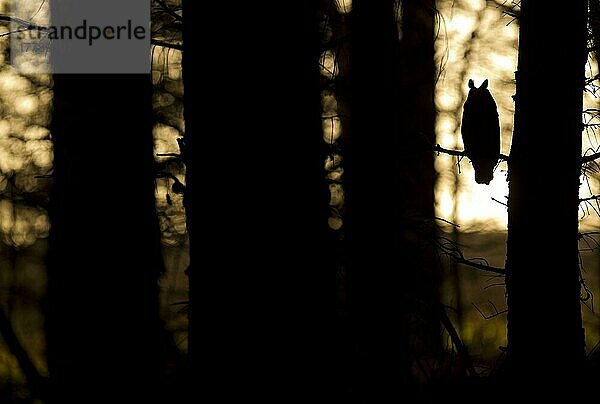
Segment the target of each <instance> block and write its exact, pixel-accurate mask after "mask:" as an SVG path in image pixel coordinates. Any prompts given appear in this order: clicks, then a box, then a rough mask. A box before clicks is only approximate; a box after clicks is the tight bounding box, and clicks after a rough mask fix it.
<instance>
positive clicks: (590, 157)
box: [581, 152, 600, 164]
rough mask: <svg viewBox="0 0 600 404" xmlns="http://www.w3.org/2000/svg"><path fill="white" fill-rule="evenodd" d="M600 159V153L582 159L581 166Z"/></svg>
mask: <svg viewBox="0 0 600 404" xmlns="http://www.w3.org/2000/svg"><path fill="white" fill-rule="evenodd" d="M598 158H600V152H598V153H594V154H590V155H589V156H583V157H581V164H585V163H589V162H591V161H594V160H596V159H598Z"/></svg>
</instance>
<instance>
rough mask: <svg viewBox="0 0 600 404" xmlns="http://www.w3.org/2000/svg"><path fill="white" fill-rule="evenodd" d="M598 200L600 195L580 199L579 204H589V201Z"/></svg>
mask: <svg viewBox="0 0 600 404" xmlns="http://www.w3.org/2000/svg"><path fill="white" fill-rule="evenodd" d="M597 200H600V195H592V196H588V197H587V198H579V203H581V202H587V201H597Z"/></svg>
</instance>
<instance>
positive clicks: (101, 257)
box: [47, 74, 162, 404]
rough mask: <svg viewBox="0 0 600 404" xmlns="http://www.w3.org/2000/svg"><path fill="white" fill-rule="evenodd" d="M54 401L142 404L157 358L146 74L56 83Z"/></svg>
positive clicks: (152, 389)
mask: <svg viewBox="0 0 600 404" xmlns="http://www.w3.org/2000/svg"><path fill="white" fill-rule="evenodd" d="M54 97H55V99H54V113H53V120H52V138H53V141H54V186H53V190H52V198H51V208H50V212H49V213H50V219H51V222H52V230H51V233H50V250H49V258H48V289H49V291H48V295H49V311H48V322H47V325H48V363H49V370H50V378H51V382H52V396H51V401H50V402H52V403H61V404H62V403H81V402H85V401H88V400H91V399H92V398H93V399H94V400H98V401H102V402H115V401H123V402H143V401H145V400H149V399H150V397H156V396H157V393H158V381H159V379H158V378H159V372H160V371H161V368H160V364H161V362H160V359H161V344H160V328H159V326H160V323H159V318H158V285H157V282H158V275H159V273H160V272H161V271H162V258H161V255H160V239H159V232H158V223H157V218H156V214H155V208H154V159H153V147H152V121H151V82H150V77H149V75H145V74H140V75H84V74H81V75H76V74H75V75H67V74H64V75H55V76H54Z"/></svg>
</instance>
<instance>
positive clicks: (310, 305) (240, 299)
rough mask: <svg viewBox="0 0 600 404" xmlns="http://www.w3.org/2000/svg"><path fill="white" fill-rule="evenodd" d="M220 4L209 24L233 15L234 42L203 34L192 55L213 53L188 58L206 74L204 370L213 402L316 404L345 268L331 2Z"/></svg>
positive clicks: (201, 231)
mask: <svg viewBox="0 0 600 404" xmlns="http://www.w3.org/2000/svg"><path fill="white" fill-rule="evenodd" d="M217 3H218V2H209V3H206V4H205V5H204V6H203V10H202V16H206V15H210V16H213V17H218V16H227V17H226V18H224V19H223V24H224V25H223V27H222V29H223V30H226V31H227V32H228V35H227V36H223V37H221V36H215V33H214V31H212V29H213V28H214V27H205V26H203V24H198V25H195V28H194V29H193V30H194V31H193V32H192V33H191V34H190V35H195V36H194V38H195V39H192V41H193V42H192V43H191V44H192V46H193V47H192V48H189V47H188V48H186V50H185V52H192V53H191V54H192V55H193V53H194V52H197V53H199V56H189V55H190V54H187V53H186V55H184V58H187V60H188V61H187V62H185V63H186V65H185V66H187V68H188V73H186V74H188V75H187V76H186V78H187V79H189V77H190V76H189V72H190V70H189V69H192V70H191V74H192V75H196V76H195V77H194V80H192V82H191V84H190V81H189V80H186V83H185V84H186V88H185V91H186V93H188V92H189V94H191V95H190V98H188V102H187V104H186V105H185V107H186V117H187V118H188V119H189V118H190V109H191V111H192V112H191V114H192V118H191V119H192V121H191V124H192V126H190V128H189V129H190V130H192V131H193V134H192V136H195V137H196V139H197V140H196V143H195V147H196V148H197V154H195V155H197V156H198V158H197V159H196V160H195V164H196V165H195V167H196V168H195V170H196V171H195V172H198V173H201V174H199V175H200V177H197V178H200V179H197V180H196V181H199V182H196V183H197V184H201V187H202V188H201V189H200V190H198V191H199V192H201V194H202V197H201V198H200V199H198V200H197V201H198V202H197V205H196V206H197V207H196V208H195V209H196V210H195V212H196V213H194V218H195V220H198V222H199V223H200V224H199V225H198V226H199V227H198V228H197V229H194V246H193V248H194V251H193V252H192V257H196V258H195V259H194V275H193V279H195V280H193V281H192V285H191V286H192V288H193V289H192V296H193V301H192V304H193V307H192V312H193V315H192V317H191V321H192V325H191V327H192V335H195V336H193V337H192V338H193V340H192V361H194V363H195V364H194V365H193V366H195V367H196V369H197V370H199V374H202V375H203V376H202V378H200V379H198V383H200V384H201V386H203V387H202V391H203V393H205V394H207V397H210V399H211V400H212V399H213V397H217V401H218V402H229V401H228V398H230V397H231V396H233V397H235V396H237V395H239V393H240V391H242V392H243V394H244V396H245V397H246V400H252V399H260V401H261V402H286V401H289V400H290V399H299V398H300V399H301V398H304V399H305V400H308V401H310V400H312V399H314V397H315V396H316V394H317V393H316V390H315V389H316V388H317V387H320V386H321V385H322V382H323V380H325V379H326V377H327V375H329V374H330V373H331V371H329V370H328V368H327V365H326V364H325V359H324V358H325V356H326V355H327V354H328V352H329V350H325V349H324V346H325V344H327V338H328V334H329V332H328V330H327V327H328V326H329V324H330V323H331V321H332V320H333V310H334V295H335V272H334V268H333V267H328V266H327V264H326V262H327V261H326V260H324V259H323V257H324V253H326V252H327V251H326V249H325V247H326V242H325V239H326V234H327V216H328V206H327V204H328V201H329V196H328V189H327V187H326V184H325V181H324V174H325V171H324V157H325V154H324V146H325V143H324V142H323V134H322V128H321V120H320V98H319V76H318V75H319V71H318V57H319V37H318V29H317V28H318V20H317V2H316V1H309V2H301V3H297V2H280V3H279V4H278V6H277V8H276V9H272V7H271V5H270V4H259V3H256V2H254V3H251V4H242V5H238V6H236V10H235V13H232V12H231V5H230V4H228V3H219V4H217ZM274 14H275V15H274ZM191 15H192V16H193V15H194V14H193V13H192V14H191ZM185 18H190V17H189V15H186V17H185ZM188 21H189V20H188ZM192 21H193V22H195V19H194V17H192ZM187 38H188V39H186V40H188V41H189V36H188V37H187ZM207 38H210V40H208V41H207V40H206V39H207ZM230 38H235V40H234V41H231V40H230ZM189 45H190V42H188V46H189ZM205 55H210V62H207V60H206V56H205ZM194 57H197V58H198V59H194ZM200 58H202V59H200ZM190 60H191V61H192V63H196V64H195V65H194V66H198V67H200V65H201V68H202V70H201V71H198V72H196V71H195V70H193V67H190V66H191V65H190V64H189V62H190ZM194 60H197V62H194ZM200 60H202V63H201V64H200ZM185 66H184V68H186V67H185ZM191 99H193V100H194V101H195V102H194V103H191V102H189V100H191ZM194 116H197V117H198V120H194ZM205 122H210V124H208V123H205ZM186 129H187V123H186ZM195 153H196V151H195ZM196 251H197V253H196ZM194 254H195V255H194ZM209 392H212V393H215V394H210V393H209ZM311 392H312V394H311Z"/></svg>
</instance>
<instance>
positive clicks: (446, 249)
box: [434, 237, 506, 275]
mask: <svg viewBox="0 0 600 404" xmlns="http://www.w3.org/2000/svg"><path fill="white" fill-rule="evenodd" d="M434 244H435V245H436V247H437V248H438V249H439V250H440V251H441V252H442V253H443V254H445V255H447V256H449V257H451V258H453V259H454V260H455V262H456V263H457V264H463V265H466V266H470V267H472V268H477V269H480V270H482V271H486V272H492V273H495V274H498V275H506V270H505V269H504V268H498V267H493V266H491V265H488V264H487V262H486V263H485V264H482V263H480V262H475V261H473V260H469V259H466V258H465V256H464V254H463V252H462V251H461V250H460V248H459V247H458V246H457V245H456V243H455V242H453V241H452V240H450V239H448V238H446V237H438V238H437V239H436V240H435V241H434ZM484 261H485V260H484Z"/></svg>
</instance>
